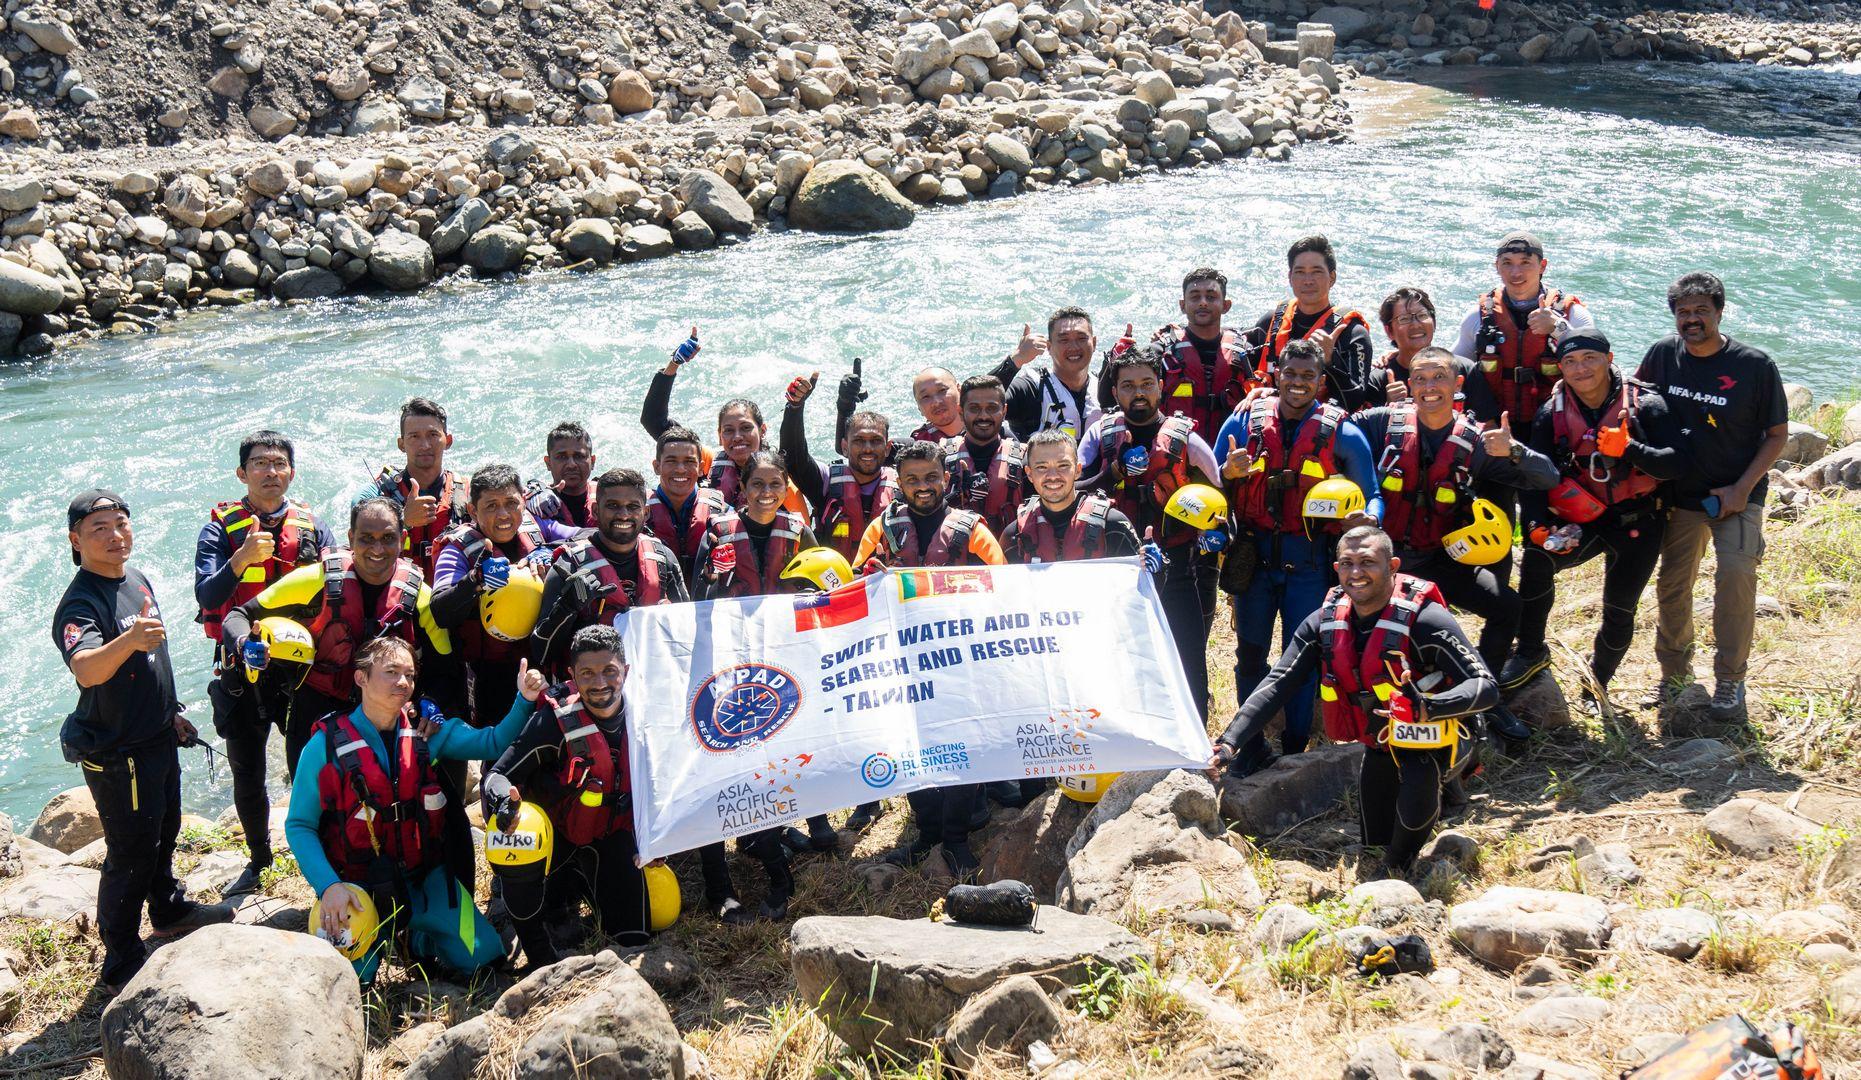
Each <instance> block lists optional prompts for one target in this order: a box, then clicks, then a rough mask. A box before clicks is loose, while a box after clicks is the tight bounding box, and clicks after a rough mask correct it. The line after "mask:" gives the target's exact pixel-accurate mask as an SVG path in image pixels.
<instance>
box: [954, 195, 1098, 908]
mask: <svg viewBox="0 0 1861 1080" xmlns="http://www.w3.org/2000/svg"><path fill="white" fill-rule="evenodd" d="M958 186H959V187H960V186H961V185H960V184H959V185H958ZM1091 810H1092V807H1091V804H1089V803H1083V802H1080V801H1079V800H1078V799H1069V798H1067V797H1066V796H1064V795H1062V794H1061V793H1060V791H1059V789H1058V788H1055V789H1054V790H1052V791H1049V792H1047V793H1046V794H1045V795H1042V796H1041V797H1040V798H1039V799H1036V800H1035V801H1034V802H1032V803H1029V804H1028V805H1027V807H1026V808H1024V809H1023V810H1022V811H1021V813H1020V815H1019V816H1018V817H1016V818H1015V819H1014V820H1013V821H1010V822H1006V823H1004V824H1002V825H1001V826H999V827H997V828H996V829H994V830H993V831H994V835H993V836H992V837H991V838H990V840H989V844H988V847H987V848H985V849H984V850H983V852H982V871H981V874H980V878H981V880H982V881H985V882H988V881H1002V880H1005V879H1006V880H1013V881H1019V882H1023V883H1025V884H1026V885H1027V886H1028V888H1030V889H1033V890H1034V895H1035V896H1038V897H1040V898H1041V899H1042V900H1043V901H1044V900H1051V899H1053V898H1054V896H1055V894H1056V892H1057V890H1058V889H1059V887H1060V874H1061V873H1062V872H1064V871H1065V869H1066V843H1067V841H1069V840H1071V839H1072V837H1073V833H1075V832H1077V831H1078V830H1079V824H1080V822H1082V821H1084V820H1085V819H1086V815H1087V814H1089V813H1090V812H1091Z"/></svg>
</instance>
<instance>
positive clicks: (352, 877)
mask: <svg viewBox="0 0 1861 1080" xmlns="http://www.w3.org/2000/svg"><path fill="white" fill-rule="evenodd" d="M417 674H418V667H417V665H416V663H415V660H414V653H413V649H412V648H411V647H410V646H409V645H408V644H407V643H406V642H405V641H402V640H400V639H399V638H392V637H381V638H376V639H375V640H373V641H371V642H369V643H368V644H367V645H364V646H363V647H362V649H361V650H360V651H359V652H358V653H357V654H356V657H355V683H356V687H357V689H358V690H359V691H360V695H361V703H360V704H359V705H357V706H356V707H355V708H354V709H352V710H350V711H348V712H333V713H331V714H329V715H328V716H326V717H324V718H323V719H322V720H321V721H319V722H318V724H317V726H316V728H315V730H313V731H312V732H311V735H310V741H309V742H307V743H305V744H304V750H303V755H302V756H301V757H300V758H299V759H298V769H297V776H296V778H295V779H294V780H292V782H291V806H290V811H289V814H288V815H287V817H286V819H285V826H284V835H285V839H286V840H287V841H289V843H290V845H291V854H292V855H293V856H295V857H296V859H297V865H298V867H299V868H300V869H301V870H302V871H303V874H304V880H305V881H307V882H309V883H310V888H311V891H312V892H313V893H315V894H316V895H317V896H318V897H319V899H320V903H319V913H320V917H321V921H322V926H321V927H320V928H319V927H312V931H313V932H314V931H316V930H318V929H321V930H322V931H324V933H325V935H326V936H328V937H330V938H331V939H332V940H334V939H336V938H338V937H340V936H341V934H342V931H343V930H344V928H345V926H346V925H347V920H348V919H349V918H350V917H352V915H354V914H355V913H357V912H358V911H359V908H358V906H357V903H356V900H355V899H354V897H353V895H352V893H351V892H350V890H349V889H347V888H345V886H346V885H353V886H355V887H357V888H360V889H362V890H363V891H364V892H366V893H368V894H369V896H370V897H371V898H372V900H373V902H374V906H375V910H376V911H377V912H378V913H379V914H380V918H381V923H382V926H383V930H384V931H386V932H384V933H382V934H381V935H380V936H379V938H378V939H377V945H376V947H375V948H372V949H370V950H369V951H368V952H367V953H366V954H364V955H362V956H361V957H359V958H358V959H356V960H355V968H356V974H357V975H358V976H359V977H360V978H361V979H362V981H363V982H369V981H371V980H373V979H374V977H375V973H376V971H377V970H378V969H379V967H380V964H381V960H382V955H383V953H384V952H385V947H386V944H387V943H388V942H389V941H391V940H395V941H398V942H399V943H400V946H401V948H402V954H403V955H404V956H405V957H407V958H408V959H409V961H410V962H412V963H418V964H438V965H439V966H440V967H442V968H444V969H446V970H448V971H450V972H453V973H455V974H457V975H461V976H464V977H467V978H469V977H470V976H472V975H473V974H475V973H476V972H478V971H479V970H481V969H483V968H484V967H485V966H487V965H489V964H491V963H494V962H496V961H498V960H501V959H503V957H504V943H503V942H502V941H501V940H500V939H499V938H498V935H497V931H496V930H494V929H492V927H491V924H490V923H489V922H487V921H486V920H485V917H484V915H482V914H481V913H480V912H479V911H478V910H477V908H475V907H473V905H472V895H471V891H470V890H469V889H468V888H467V887H466V886H464V885H462V884H460V882H459V881H458V879H457V878H456V877H454V875H453V874H452V873H451V872H449V870H448V868H447V865H446V854H447V852H446V847H447V843H448V842H449V841H463V842H465V843H467V844H469V838H466V837H459V838H453V837H448V836H446V835H445V832H446V829H447V827H448V825H447V819H448V815H447V810H446V808H447V803H448V801H449V795H448V791H449V790H452V789H451V788H450V785H447V784H443V783H442V782H441V778H440V773H439V769H438V768H437V765H438V763H439V762H442V761H459V762H464V761H490V760H492V759H494V758H496V757H497V756H498V755H499V754H502V753H503V752H504V750H505V748H506V747H508V746H509V745H510V744H511V741H512V740H513V739H515V738H516V737H517V733H518V731H519V730H521V729H522V727H523V725H524V722H525V721H526V720H528V719H529V718H530V713H531V711H532V710H533V709H534V708H535V704H536V699H537V698H538V697H539V696H541V694H542V692H543V677H542V675H541V674H539V673H537V672H534V671H531V670H530V668H529V665H528V664H527V663H525V664H522V665H520V666H519V668H518V674H517V688H516V700H515V701H513V702H512V704H511V708H510V712H509V713H508V714H507V715H506V716H505V717H504V719H503V720H502V721H500V722H499V723H498V724H497V726H495V727H489V728H473V727H472V726H471V725H469V724H467V723H466V722H465V721H464V720H462V719H459V718H457V717H446V716H443V715H442V714H441V713H440V710H439V708H438V707H437V706H435V705H434V704H433V703H432V702H430V701H427V700H426V699H424V698H421V699H419V700H415V698H414V679H415V677H416V676H417ZM455 820H457V821H463V818H462V817H459V818H455Z"/></svg>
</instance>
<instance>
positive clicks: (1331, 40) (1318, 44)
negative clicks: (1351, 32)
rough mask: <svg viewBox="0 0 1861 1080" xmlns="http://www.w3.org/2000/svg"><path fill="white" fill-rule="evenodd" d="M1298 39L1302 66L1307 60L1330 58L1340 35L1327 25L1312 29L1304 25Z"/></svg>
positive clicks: (1300, 29)
mask: <svg viewBox="0 0 1861 1080" xmlns="http://www.w3.org/2000/svg"><path fill="white" fill-rule="evenodd" d="M1296 40H1297V41H1298V43H1299V65H1300V67H1301V68H1303V67H1304V66H1305V62H1306V61H1307V60H1330V59H1331V57H1332V54H1333V53H1334V52H1335V51H1336V49H1337V46H1338V35H1337V34H1336V33H1335V32H1334V31H1332V30H1331V29H1329V28H1327V27H1318V28H1316V29H1310V28H1306V27H1303V26H1302V27H1300V28H1299V34H1298V37H1297V39H1296Z"/></svg>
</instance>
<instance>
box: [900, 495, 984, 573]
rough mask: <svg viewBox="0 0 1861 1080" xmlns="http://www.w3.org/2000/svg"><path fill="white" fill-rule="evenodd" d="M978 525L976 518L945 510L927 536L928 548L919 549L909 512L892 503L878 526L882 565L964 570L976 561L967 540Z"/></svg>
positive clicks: (968, 514)
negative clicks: (881, 537) (881, 536)
mask: <svg viewBox="0 0 1861 1080" xmlns="http://www.w3.org/2000/svg"><path fill="white" fill-rule="evenodd" d="M981 524H982V517H981V515H979V514H975V513H972V512H971V511H968V510H958V509H956V508H955V507H946V508H945V509H944V512H943V520H942V521H941V522H939V523H938V524H937V531H936V532H935V533H933V534H931V542H930V547H929V548H924V549H921V548H920V547H919V546H918V529H917V524H916V523H915V522H913V521H912V520H911V511H910V510H909V509H907V508H906V507H905V504H904V503H902V502H899V503H893V504H892V505H891V506H889V507H887V508H886V510H885V516H884V517H883V518H881V519H880V526H879V527H880V529H881V530H883V531H884V533H885V565H887V566H906V567H910V566H967V565H969V564H970V563H973V562H975V561H976V556H975V553H973V552H971V551H970V550H969V538H970V536H972V535H973V534H974V533H975V531H976V527H977V526H978V525H981Z"/></svg>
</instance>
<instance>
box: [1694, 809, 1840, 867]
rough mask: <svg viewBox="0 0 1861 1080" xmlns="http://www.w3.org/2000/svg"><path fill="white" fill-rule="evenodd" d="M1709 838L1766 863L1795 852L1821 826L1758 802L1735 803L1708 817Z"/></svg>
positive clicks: (1706, 825) (1720, 844)
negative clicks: (1775, 856)
mask: <svg viewBox="0 0 1861 1080" xmlns="http://www.w3.org/2000/svg"><path fill="white" fill-rule="evenodd" d="M1703 824H1704V825H1705V827H1706V835H1708V836H1710V837H1712V841H1713V843H1715V844H1718V845H1719V846H1720V847H1722V848H1724V849H1725V850H1727V851H1729V852H1731V853H1732V854H1734V855H1743V856H1745V857H1747V858H1752V859H1762V858H1768V857H1769V856H1772V855H1776V854H1779V853H1782V852H1787V851H1793V850H1795V848H1796V843H1797V841H1799V840H1802V839H1805V838H1807V837H1809V836H1812V835H1814V834H1815V833H1816V831H1817V828H1818V826H1817V825H1816V823H1815V822H1813V821H1810V820H1809V819H1808V818H1805V817H1799V816H1797V815H1796V814H1792V813H1791V812H1789V811H1788V810H1785V809H1783V808H1782V807H1778V806H1772V805H1771V804H1770V803H1767V802H1763V801H1760V800H1758V799H1732V800H1730V801H1729V802H1725V803H1723V804H1721V805H1720V806H1718V807H1717V808H1715V809H1714V810H1713V812H1712V813H1710V814H1707V815H1706V820H1705V821H1704V822H1703Z"/></svg>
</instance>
